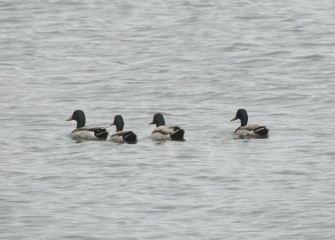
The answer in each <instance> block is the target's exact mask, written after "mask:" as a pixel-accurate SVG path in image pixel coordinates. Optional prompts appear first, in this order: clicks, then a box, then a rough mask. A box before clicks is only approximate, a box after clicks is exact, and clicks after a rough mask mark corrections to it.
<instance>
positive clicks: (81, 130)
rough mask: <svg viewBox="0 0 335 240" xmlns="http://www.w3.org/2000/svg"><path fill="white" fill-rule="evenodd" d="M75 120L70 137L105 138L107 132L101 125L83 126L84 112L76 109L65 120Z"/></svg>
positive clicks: (85, 138)
mask: <svg viewBox="0 0 335 240" xmlns="http://www.w3.org/2000/svg"><path fill="white" fill-rule="evenodd" d="M71 120H75V121H76V122H77V128H76V129H75V130H73V131H72V133H71V137H72V138H74V139H77V140H106V139H107V136H108V132H107V131H106V128H103V127H85V121H86V118H85V114H84V112H83V111H82V110H76V111H74V112H73V114H72V116H71V117H69V118H68V119H66V121H71Z"/></svg>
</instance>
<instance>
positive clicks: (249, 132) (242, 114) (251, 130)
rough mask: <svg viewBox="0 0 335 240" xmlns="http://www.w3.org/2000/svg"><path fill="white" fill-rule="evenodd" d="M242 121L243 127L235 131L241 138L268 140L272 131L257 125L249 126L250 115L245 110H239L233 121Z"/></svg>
mask: <svg viewBox="0 0 335 240" xmlns="http://www.w3.org/2000/svg"><path fill="white" fill-rule="evenodd" d="M237 119H240V120H241V126H240V127H238V128H237V129H236V130H235V134H236V135H237V136H238V137H239V138H267V137H268V133H269V131H270V129H268V128H266V127H265V126H260V125H256V124H249V125H248V113H247V111H246V110H245V109H238V110H237V112H236V116H235V117H234V118H233V119H232V120H231V121H235V120H237Z"/></svg>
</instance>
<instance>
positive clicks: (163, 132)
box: [149, 113, 185, 141]
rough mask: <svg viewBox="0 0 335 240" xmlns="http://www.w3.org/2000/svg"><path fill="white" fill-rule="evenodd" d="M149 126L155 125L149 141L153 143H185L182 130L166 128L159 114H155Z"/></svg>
mask: <svg viewBox="0 0 335 240" xmlns="http://www.w3.org/2000/svg"><path fill="white" fill-rule="evenodd" d="M149 124H156V128H155V129H154V130H153V131H152V133H151V136H150V137H151V139H152V140H154V141H164V140H172V141H185V139H184V134H185V131H184V129H181V128H180V127H179V126H166V125H165V120H164V117H163V115H162V114H161V113H156V114H155V115H154V117H153V120H152V122H151V123H149Z"/></svg>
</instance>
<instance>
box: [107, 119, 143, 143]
mask: <svg viewBox="0 0 335 240" xmlns="http://www.w3.org/2000/svg"><path fill="white" fill-rule="evenodd" d="M111 126H116V133H113V134H110V135H109V136H108V140H107V141H111V142H115V143H128V144H135V143H137V135H136V134H135V133H134V132H132V131H124V130H123V127H124V121H123V117H122V116H121V115H116V116H115V117H114V122H113V123H112V124H111Z"/></svg>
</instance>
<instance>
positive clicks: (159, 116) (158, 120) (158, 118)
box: [150, 113, 165, 127]
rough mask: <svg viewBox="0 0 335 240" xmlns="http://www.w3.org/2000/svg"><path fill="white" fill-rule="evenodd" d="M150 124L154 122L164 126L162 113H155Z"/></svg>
mask: <svg viewBox="0 0 335 240" xmlns="http://www.w3.org/2000/svg"><path fill="white" fill-rule="evenodd" d="M150 124H156V126H157V127H159V126H164V125H165V120H164V117H163V115H162V114H160V113H156V114H155V115H154V118H153V120H152V122H151V123H150Z"/></svg>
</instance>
